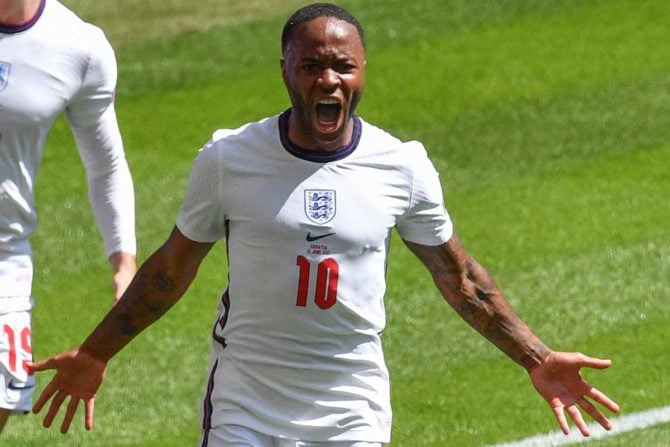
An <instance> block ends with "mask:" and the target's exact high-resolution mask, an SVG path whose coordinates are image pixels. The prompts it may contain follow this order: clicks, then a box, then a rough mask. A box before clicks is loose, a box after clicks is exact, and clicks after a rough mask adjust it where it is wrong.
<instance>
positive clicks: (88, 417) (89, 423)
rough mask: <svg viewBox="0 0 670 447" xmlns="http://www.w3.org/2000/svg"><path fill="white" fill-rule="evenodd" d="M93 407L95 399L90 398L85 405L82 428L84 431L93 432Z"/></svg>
mask: <svg viewBox="0 0 670 447" xmlns="http://www.w3.org/2000/svg"><path fill="white" fill-rule="evenodd" d="M94 407H95V398H91V399H89V400H87V401H86V403H85V415H84V426H85V427H86V430H93V409H94Z"/></svg>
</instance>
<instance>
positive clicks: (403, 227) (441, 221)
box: [396, 142, 454, 246]
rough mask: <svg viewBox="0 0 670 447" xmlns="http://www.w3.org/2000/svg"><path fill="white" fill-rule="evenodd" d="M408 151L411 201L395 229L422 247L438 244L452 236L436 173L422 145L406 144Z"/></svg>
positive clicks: (450, 224)
mask: <svg viewBox="0 0 670 447" xmlns="http://www.w3.org/2000/svg"><path fill="white" fill-rule="evenodd" d="M406 144H407V145H408V146H410V147H409V148H408V150H409V151H411V152H410V153H411V155H410V158H411V162H410V166H411V167H412V181H411V194H410V202H409V206H408V208H407V210H406V212H405V213H404V214H403V215H402V216H400V218H399V219H398V222H397V223H396V229H397V230H398V233H399V234H400V236H401V237H402V238H403V239H404V240H406V241H408V242H414V243H417V244H422V245H430V246H435V245H440V244H443V243H445V242H447V241H448V240H449V239H450V238H451V236H452V234H453V230H454V229H453V224H452V221H451V218H450V216H449V213H448V212H447V209H446V208H445V206H444V198H443V194H442V186H441V184H440V178H439V174H438V172H437V170H436V169H435V167H434V166H433V163H432V162H431V161H430V159H429V158H428V154H427V153H426V150H425V148H424V147H423V145H422V144H421V143H418V142H410V143H406Z"/></svg>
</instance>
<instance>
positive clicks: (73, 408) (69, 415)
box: [60, 397, 79, 434]
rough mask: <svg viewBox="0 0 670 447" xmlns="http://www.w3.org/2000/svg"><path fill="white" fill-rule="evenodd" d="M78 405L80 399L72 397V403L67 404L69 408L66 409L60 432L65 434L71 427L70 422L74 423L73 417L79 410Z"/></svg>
mask: <svg viewBox="0 0 670 447" xmlns="http://www.w3.org/2000/svg"><path fill="white" fill-rule="evenodd" d="M77 406H79V399H77V398H75V397H70V403H68V405H67V410H66V411H65V417H64V418H63V423H62V424H61V426H60V432H61V433H63V434H65V433H67V431H68V430H69V429H70V424H72V419H74V415H75V413H76V412H77Z"/></svg>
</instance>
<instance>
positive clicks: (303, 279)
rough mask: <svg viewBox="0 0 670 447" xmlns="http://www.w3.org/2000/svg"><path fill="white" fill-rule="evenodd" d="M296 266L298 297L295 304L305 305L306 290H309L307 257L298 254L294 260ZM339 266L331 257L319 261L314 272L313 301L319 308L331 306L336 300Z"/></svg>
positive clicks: (309, 268)
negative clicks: (314, 288)
mask: <svg viewBox="0 0 670 447" xmlns="http://www.w3.org/2000/svg"><path fill="white" fill-rule="evenodd" d="M296 264H297V266H298V269H299V272H298V297H297V299H296V303H295V305H296V306H299V307H305V306H307V291H308V290H309V279H310V270H311V265H310V263H309V261H308V260H307V258H305V257H304V256H298V259H297V261H296ZM339 272H340V266H339V265H338V264H337V261H335V260H334V259H333V258H327V259H324V260H323V261H321V262H320V263H319V265H318V267H317V272H316V290H315V292H314V302H315V303H316V305H317V306H319V307H320V308H321V309H329V308H331V307H333V305H334V304H335V302H336V301H337V279H338V277H339Z"/></svg>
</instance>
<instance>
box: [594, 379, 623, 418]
mask: <svg viewBox="0 0 670 447" xmlns="http://www.w3.org/2000/svg"><path fill="white" fill-rule="evenodd" d="M586 395H587V396H588V397H590V398H591V399H593V400H594V401H596V402H598V403H599V404H601V405H604V406H605V408H607V409H608V410H610V411H612V412H614V413H618V412H619V410H620V408H619V405H618V404H617V403H616V402H614V401H613V400H612V399H610V398H609V397H607V395H605V394H604V393H602V392H601V391H600V390H598V389H597V388H594V387H592V386H589V390H588V391H587V393H586Z"/></svg>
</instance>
